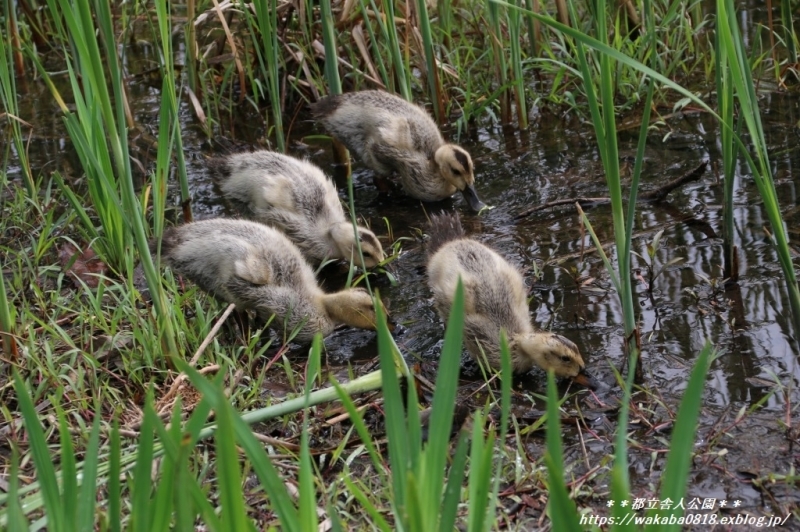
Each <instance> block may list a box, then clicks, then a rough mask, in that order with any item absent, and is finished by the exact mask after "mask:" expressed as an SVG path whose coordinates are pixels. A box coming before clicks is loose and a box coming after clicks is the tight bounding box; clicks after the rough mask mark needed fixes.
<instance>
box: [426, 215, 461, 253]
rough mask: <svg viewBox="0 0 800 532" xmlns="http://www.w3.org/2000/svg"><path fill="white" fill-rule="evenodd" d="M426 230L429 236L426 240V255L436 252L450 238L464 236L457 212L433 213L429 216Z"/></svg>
mask: <svg viewBox="0 0 800 532" xmlns="http://www.w3.org/2000/svg"><path fill="white" fill-rule="evenodd" d="M428 232H429V233H430V237H431V239H430V241H429V242H428V256H431V255H433V254H434V253H436V251H437V250H438V249H439V248H440V247H442V246H443V245H445V244H447V243H448V242H450V241H451V240H458V239H459V238H464V237H465V236H466V233H465V232H464V228H463V227H462V226H461V218H460V217H459V216H458V213H442V214H434V215H433V216H431V222H430V224H429V226H428Z"/></svg>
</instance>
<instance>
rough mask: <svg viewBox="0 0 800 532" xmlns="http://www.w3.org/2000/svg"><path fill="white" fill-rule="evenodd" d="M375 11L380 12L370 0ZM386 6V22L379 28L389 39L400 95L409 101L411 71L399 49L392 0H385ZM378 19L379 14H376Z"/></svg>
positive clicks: (411, 99) (410, 97)
mask: <svg viewBox="0 0 800 532" xmlns="http://www.w3.org/2000/svg"><path fill="white" fill-rule="evenodd" d="M370 2H371V3H372V6H373V10H374V12H375V13H380V12H379V11H378V9H377V8H376V7H375V2H374V0H370ZM384 5H385V6H386V19H387V23H386V24H383V23H382V24H381V29H382V30H383V32H384V35H385V37H387V38H388V41H389V51H390V52H391V58H392V65H393V66H394V74H395V76H396V77H397V87H398V88H399V89H400V96H402V97H403V98H404V99H406V100H408V101H409V102H411V101H413V98H412V96H411V72H410V69H409V68H408V67H407V66H406V62H405V61H404V60H403V53H402V52H401V51H400V41H399V40H398V39H397V25H396V24H395V23H394V0H387V1H386V3H385V4H384ZM378 20H380V15H378Z"/></svg>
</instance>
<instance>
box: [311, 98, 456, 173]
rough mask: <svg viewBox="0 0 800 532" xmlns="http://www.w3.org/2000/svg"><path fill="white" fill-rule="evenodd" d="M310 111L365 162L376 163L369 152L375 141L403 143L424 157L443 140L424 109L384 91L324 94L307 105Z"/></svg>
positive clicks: (409, 149) (431, 153) (398, 145)
mask: <svg viewBox="0 0 800 532" xmlns="http://www.w3.org/2000/svg"><path fill="white" fill-rule="evenodd" d="M311 112H312V113H313V115H314V117H315V118H317V119H319V120H320V121H321V122H322V124H323V125H324V126H325V128H326V129H327V130H328V131H329V132H331V133H332V134H333V135H334V136H335V137H337V138H339V139H340V140H341V141H342V142H344V144H345V145H347V147H348V148H350V149H351V150H352V151H354V152H356V153H357V154H358V155H359V157H360V158H361V159H363V160H364V161H365V162H367V163H368V164H369V163H370V162H371V163H372V164H373V165H375V164H378V165H380V161H375V160H374V159H376V157H375V154H374V153H371V152H370V146H372V145H374V143H376V142H377V143H379V144H383V143H388V144H390V145H394V146H395V147H400V145H403V146H404V147H405V148H406V149H407V150H408V151H409V155H413V154H414V153H415V152H419V153H422V154H424V155H425V156H427V157H428V158H431V157H433V154H434V152H435V151H436V149H437V148H439V146H441V145H442V144H443V143H444V139H443V138H442V135H441V133H440V132H439V128H438V127H437V126H436V123H435V122H434V121H433V119H432V118H431V117H430V115H429V114H428V113H427V112H425V110H424V109H422V108H421V107H419V106H417V105H415V104H413V103H411V102H408V101H406V100H404V99H403V98H400V97H399V96H395V95H394V94H390V93H388V92H384V91H377V90H371V91H359V92H350V93H346V94H339V95H331V96H327V97H325V98H322V99H321V100H320V101H318V102H316V103H314V104H311ZM376 149H378V148H376ZM384 163H385V161H384Z"/></svg>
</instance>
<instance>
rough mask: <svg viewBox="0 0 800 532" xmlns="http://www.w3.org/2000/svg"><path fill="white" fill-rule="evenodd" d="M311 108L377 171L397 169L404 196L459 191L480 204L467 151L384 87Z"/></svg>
mask: <svg viewBox="0 0 800 532" xmlns="http://www.w3.org/2000/svg"><path fill="white" fill-rule="evenodd" d="M311 111H312V113H313V114H314V116H315V117H316V118H317V119H319V120H320V121H321V122H322V124H323V125H324V126H325V128H326V129H327V130H328V131H329V132H330V133H331V135H333V136H334V137H336V138H337V139H339V140H340V141H341V142H342V143H343V144H344V145H345V146H347V148H348V149H350V151H352V152H354V153H356V154H358V156H359V158H360V159H361V160H362V161H363V162H364V164H366V165H367V166H368V167H370V168H372V169H373V170H375V172H377V173H378V174H379V175H380V176H383V177H387V176H389V175H390V174H391V173H392V172H397V174H398V175H399V176H400V183H401V184H402V186H403V189H405V191H406V193H407V194H408V195H409V196H412V197H414V198H417V199H420V200H423V201H439V200H443V199H445V198H449V197H450V196H452V195H453V194H455V192H456V191H460V192H461V194H463V196H464V199H465V200H466V202H467V203H468V204H469V206H470V208H472V209H473V210H474V211H480V210H481V209H482V208H484V207H485V206H486V205H485V204H484V203H483V202H481V200H480V199H478V194H477V193H476V192H475V176H474V167H473V164H472V158H471V157H470V156H469V153H467V151H466V150H465V149H464V148H461V147H459V146H456V145H455V144H448V143H446V142H445V141H444V139H443V138H442V134H441V133H440V132H439V128H438V127H436V123H435V122H434V121H433V120H432V119H431V117H430V115H428V113H427V112H426V111H425V110H424V109H423V108H421V107H419V106H417V105H414V104H412V103H409V102H407V101H406V100H404V99H402V98H400V97H399V96H395V95H393V94H389V93H388V92H383V91H361V92H351V93H347V94H341V95H334V96H328V97H326V98H323V99H321V100H320V101H319V102H317V103H315V104H312V106H311Z"/></svg>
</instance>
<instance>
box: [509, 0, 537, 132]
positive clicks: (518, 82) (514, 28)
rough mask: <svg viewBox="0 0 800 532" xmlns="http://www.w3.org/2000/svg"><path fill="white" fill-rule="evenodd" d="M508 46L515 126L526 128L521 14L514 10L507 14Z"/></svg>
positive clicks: (526, 109) (526, 112) (526, 108)
mask: <svg viewBox="0 0 800 532" xmlns="http://www.w3.org/2000/svg"><path fill="white" fill-rule="evenodd" d="M514 1H518V0H514ZM531 39H533V35H531ZM508 45H509V47H510V49H511V79H512V84H513V86H514V99H515V103H516V108H517V124H518V125H519V127H520V128H526V127H528V106H527V104H526V102H525V75H524V73H523V70H522V13H521V12H520V11H517V10H516V9H512V10H510V11H509V12H508Z"/></svg>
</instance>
